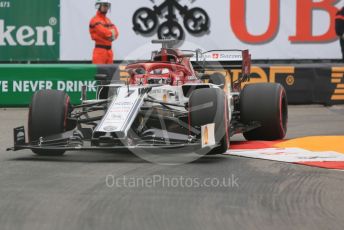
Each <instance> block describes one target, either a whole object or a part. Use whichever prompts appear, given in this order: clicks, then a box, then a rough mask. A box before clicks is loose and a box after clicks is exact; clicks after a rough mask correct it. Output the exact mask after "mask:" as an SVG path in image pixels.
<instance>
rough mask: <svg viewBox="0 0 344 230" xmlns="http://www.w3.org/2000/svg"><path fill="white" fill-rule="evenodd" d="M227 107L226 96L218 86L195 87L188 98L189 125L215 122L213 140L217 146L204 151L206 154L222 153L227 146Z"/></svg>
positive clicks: (198, 125)
mask: <svg viewBox="0 0 344 230" xmlns="http://www.w3.org/2000/svg"><path fill="white" fill-rule="evenodd" d="M227 107H228V103H227V97H226V95H225V93H224V92H223V90H221V89H218V88H204V89H196V90H195V91H193V92H192V94H191V96H190V98H189V111H190V112H189V118H190V126H191V127H199V128H200V127H201V126H203V125H207V124H211V123H215V142H216V143H217V144H218V145H219V146H218V147H216V148H213V149H212V150H211V151H210V152H208V153H206V154H207V155H214V154H222V153H225V152H226V151H227V149H228V148H229V133H228V127H229V120H228V118H229V115H228V108H227ZM199 130H200V129H199ZM201 152H203V150H202V151H201Z"/></svg>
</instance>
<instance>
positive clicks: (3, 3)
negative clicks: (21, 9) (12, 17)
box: [0, 1, 11, 8]
mask: <svg viewBox="0 0 344 230" xmlns="http://www.w3.org/2000/svg"><path fill="white" fill-rule="evenodd" d="M10 7H11V2H9V1H1V2H0V8H10Z"/></svg>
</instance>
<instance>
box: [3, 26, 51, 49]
mask: <svg viewBox="0 0 344 230" xmlns="http://www.w3.org/2000/svg"><path fill="white" fill-rule="evenodd" d="M15 30H16V27H15V26H5V21H4V20H0V46H6V45H10V46H17V45H18V44H19V45H21V46H31V45H33V44H34V43H35V45H36V46H45V45H48V46H53V45H55V44H56V43H55V41H54V36H53V35H54V31H53V28H52V27H50V26H37V27H35V28H32V27H30V26H27V25H24V26H21V27H19V28H18V29H17V31H16V32H15ZM13 34H15V37H13Z"/></svg>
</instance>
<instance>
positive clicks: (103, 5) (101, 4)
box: [96, 0, 111, 14]
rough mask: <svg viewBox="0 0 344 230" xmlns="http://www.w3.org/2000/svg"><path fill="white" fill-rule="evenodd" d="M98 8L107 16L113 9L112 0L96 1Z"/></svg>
mask: <svg viewBox="0 0 344 230" xmlns="http://www.w3.org/2000/svg"><path fill="white" fill-rule="evenodd" d="M96 8H97V9H98V11H99V12H100V13H102V14H107V12H108V11H109V9H110V8H111V2H110V0H96Z"/></svg>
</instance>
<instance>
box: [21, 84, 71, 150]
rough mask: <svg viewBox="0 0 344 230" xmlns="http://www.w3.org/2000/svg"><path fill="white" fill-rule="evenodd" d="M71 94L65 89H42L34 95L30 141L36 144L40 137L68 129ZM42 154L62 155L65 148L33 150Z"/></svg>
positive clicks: (30, 122)
mask: <svg viewBox="0 0 344 230" xmlns="http://www.w3.org/2000/svg"><path fill="white" fill-rule="evenodd" d="M69 108H70V99H69V96H68V95H67V94H66V93H64V92H63V91H58V90H41V91H38V92H36V93H35V94H34V95H33V97H32V102H31V105H30V110H29V123H28V126H29V142H30V144H35V143H37V141H38V140H39V138H40V137H46V136H49V135H53V134H58V133H62V132H64V131H66V129H67V116H68V109H69ZM32 151H33V152H34V153H36V154H37V155H41V156H61V155H63V154H64V153H65V150H49V151H47V150H32Z"/></svg>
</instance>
